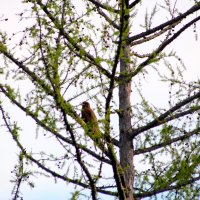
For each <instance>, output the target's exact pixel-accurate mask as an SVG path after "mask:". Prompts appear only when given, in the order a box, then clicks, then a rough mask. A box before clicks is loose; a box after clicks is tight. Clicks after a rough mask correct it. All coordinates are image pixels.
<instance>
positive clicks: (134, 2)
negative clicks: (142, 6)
mask: <svg viewBox="0 0 200 200" xmlns="http://www.w3.org/2000/svg"><path fill="white" fill-rule="evenodd" d="M141 1H142V0H135V1H133V2H132V3H131V4H130V5H129V8H130V9H131V8H133V7H135V6H136V5H137V4H138V3H140V2H141Z"/></svg>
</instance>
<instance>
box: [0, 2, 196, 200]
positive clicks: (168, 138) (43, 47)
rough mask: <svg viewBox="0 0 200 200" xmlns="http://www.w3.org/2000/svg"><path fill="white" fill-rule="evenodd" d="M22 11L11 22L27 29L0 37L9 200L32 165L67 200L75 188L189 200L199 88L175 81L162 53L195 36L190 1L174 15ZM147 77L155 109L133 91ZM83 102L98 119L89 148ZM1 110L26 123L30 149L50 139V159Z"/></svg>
mask: <svg viewBox="0 0 200 200" xmlns="http://www.w3.org/2000/svg"><path fill="white" fill-rule="evenodd" d="M24 3H26V4H27V7H28V8H29V9H27V10H26V11H24V12H22V13H20V14H19V17H20V19H21V20H22V21H24V20H28V23H27V26H26V27H25V28H24V30H22V31H21V32H20V33H13V35H12V36H11V37H7V34H6V33H4V32H1V40H0V52H1V58H3V59H4V64H2V65H1V74H0V76H1V77H2V78H1V81H0V99H1V104H0V110H1V115H2V119H3V120H2V121H1V125H4V126H6V128H7V130H8V131H9V133H10V134H11V135H12V137H13V140H14V141H15V143H16V144H17V146H18V148H19V150H20V153H19V163H18V164H17V165H16V167H15V170H14V171H13V173H14V174H15V175H16V179H15V180H13V182H14V183H15V187H14V190H13V199H18V198H19V196H20V193H19V191H20V187H22V186H23V183H24V182H26V183H29V184H30V186H33V183H32V182H31V181H29V180H30V178H31V177H32V176H33V175H34V172H35V171H34V170H33V169H32V167H33V166H37V167H38V171H37V173H38V172H39V173H40V174H41V176H42V175H43V174H44V175H48V176H51V177H52V178H55V179H60V180H63V181H64V182H65V183H70V184H73V185H74V186H76V187H75V188H76V189H74V193H73V196H72V199H77V198H79V196H80V195H81V193H84V192H81V191H82V189H85V190H86V191H90V192H89V193H88V192H86V193H84V194H85V195H88V196H89V197H90V198H91V199H93V200H95V199H98V198H100V196H99V195H100V194H105V195H108V196H111V197H113V198H116V199H120V200H124V199H127V200H136V199H142V198H145V197H149V198H152V199H155V198H156V197H158V196H159V195H160V196H163V198H165V199H198V197H199V195H200V193H199V190H200V188H199V186H198V181H199V179H200V176H199V174H200V173H199V172H200V171H199V163H200V155H199V151H200V145H199V143H200V140H199V130H200V127H199V113H198V111H199V109H200V103H199V98H200V92H199V81H198V80H193V81H191V82H188V81H187V80H185V79H184V75H183V70H184V67H185V66H184V64H183V61H182V59H181V58H179V56H178V55H177V54H176V52H174V51H172V50H171V45H172V44H173V43H174V42H175V41H176V40H177V39H178V38H179V37H180V36H182V35H183V33H185V32H186V31H187V30H188V29H189V28H191V27H194V32H195V31H196V24H197V22H198V21H199V20H200V16H198V10H199V9H200V2H199V1H187V0H185V1H184V3H189V4H190V5H191V7H188V9H185V10H183V11H182V12H180V11H179V6H178V1H175V0H174V1H173V0H171V1H170V0H164V1H161V0H160V1H152V3H153V4H154V5H152V4H151V5H149V1H141V0H120V1H114V0H113V1H104V0H102V1H99V0H79V1H66V0H54V1H52V0H48V1H44V0H24ZM181 3H183V1H182V2H181ZM184 3H183V4H184ZM145 8H146V12H145ZM141 13H142V15H141ZM2 20H3V19H2ZM141 23H142V25H139V24H141ZM196 34H197V33H196ZM17 37H18V38H19V37H20V41H18V40H17ZM15 41H16V42H15ZM14 42H15V43H14ZM13 44H14V45H13ZM150 76H152V77H153V78H154V79H159V81H160V84H161V85H162V87H163V88H164V89H163V92H164V93H167V94H168V99H167V100H166V99H161V97H159V95H157V94H156V92H155V89H154V88H152V91H151V92H152V95H156V96H157V98H160V99H161V101H164V104H162V107H160V106H159V104H157V105H156V103H155V102H151V101H150V100H149V99H148V98H147V97H146V94H145V92H144V91H143V89H144V87H143V85H144V84H145V81H146V79H148V78H149V77H150ZM16 83H18V85H17V86H16ZM27 87H28V88H27ZM8 100H9V101H8ZM83 101H88V102H90V104H91V107H92V108H93V109H94V112H95V113H96V115H97V114H98V115H97V116H98V117H97V118H98V124H99V129H100V131H101V135H102V136H101V142H100V143H98V144H97V143H96V144H94V143H93V141H92V140H95V137H93V136H91V135H90V134H89V133H88V127H87V124H86V123H84V121H83V119H82V118H81V115H80V113H81V103H82V102H83ZM8 104H9V106H14V107H17V108H19V110H20V112H22V113H24V114H25V115H26V116H25V118H28V119H29V120H30V121H31V122H32V124H33V125H32V126H33V128H34V127H36V131H35V133H36V135H37V140H40V139H41V137H44V138H46V140H48V139H49V137H51V138H53V140H54V143H53V144H54V145H57V146H56V148H60V150H59V151H58V152H56V153H55V152H54V149H55V148H53V149H52V145H51V144H49V146H48V151H47V152H40V153H38V149H34V146H31V147H30V146H26V143H25V142H24V141H23V139H22V138H23V136H24V134H25V133H24V131H23V127H20V124H21V125H22V126H23V123H22V121H21V122H20V119H19V120H18V121H13V120H12V116H13V115H14V113H13V112H12V110H10V109H8V107H9V106H8ZM18 112H19V111H18ZM31 129H32V128H31ZM26 134H29V133H28V132H26ZM30 137H31V136H30ZM41 140H42V139H41ZM94 145H95V146H96V147H97V151H96V150H95V148H94ZM134 158H135V159H134ZM138 160H139V161H140V163H139V162H137V161H138ZM52 163H53V164H52ZM107 171H109V172H108V173H107ZM104 197H105V196H103V197H102V198H104ZM107 198H108V197H106V199H107Z"/></svg>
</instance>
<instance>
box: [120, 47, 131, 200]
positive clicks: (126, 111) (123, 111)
mask: <svg viewBox="0 0 200 200" xmlns="http://www.w3.org/2000/svg"><path fill="white" fill-rule="evenodd" d="M122 51H123V58H121V60H120V73H121V81H120V85H119V110H120V112H119V132H120V163H121V166H122V168H123V170H124V171H123V173H124V177H125V184H126V188H127V191H126V194H127V199H128V200H134V197H133V181H134V167H133V141H132V139H131V137H130V130H131V102H130V94H131V82H130V80H127V78H125V77H124V76H123V74H126V73H128V72H129V71H130V64H129V62H128V59H129V47H128V46H127V45H124V46H123V48H122Z"/></svg>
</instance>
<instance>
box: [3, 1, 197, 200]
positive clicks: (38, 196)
mask: <svg viewBox="0 0 200 200" xmlns="http://www.w3.org/2000/svg"><path fill="white" fill-rule="evenodd" d="M20 2H21V1H20V0H6V1H5V0H0V5H1V8H0V17H1V16H2V14H4V16H5V18H9V20H8V21H7V22H5V23H1V22H0V30H6V31H8V32H10V33H12V32H15V31H14V30H16V29H17V28H18V21H16V16H15V13H20V12H21V11H22V10H23V9H22V5H21V3H20ZM179 2H181V1H179ZM183 6H185V7H187V5H186V4H184V5H183ZM199 26H200V25H199V24H197V31H198V32H199V33H200V31H199V30H200V28H199ZM20 28H21V27H20ZM192 32H193V30H192V29H190V30H189V31H187V32H186V33H184V34H183V35H182V36H181V37H180V38H179V39H178V40H176V41H175V43H174V44H173V46H171V47H173V48H174V49H175V50H176V52H177V54H178V55H179V56H180V57H181V58H183V61H184V63H185V65H186V66H187V67H188V70H187V71H186V72H185V77H186V79H187V80H191V81H192V80H195V79H197V78H198V77H200V59H199V53H200V43H199V40H198V41H196V40H195V37H194V34H193V33H192ZM199 37H200V36H199ZM149 83H151V84H149ZM154 86H155V87H158V85H157V81H156V80H153V78H151V79H147V82H146V87H145V90H144V92H145V93H146V94H147V96H148V95H149V98H151V100H152V101H154V102H156V101H158V102H159V101H162V99H160V96H159V98H158V95H156V94H155V95H152V90H151V88H154ZM160 87H162V86H160ZM160 90H162V88H160ZM15 117H16V118H19V117H22V116H18V113H17V111H16V116H15ZM0 120H1V119H0ZM27 126H29V124H28V121H27ZM0 130H3V129H0ZM33 135H34V134H33ZM27 140H30V138H27ZM29 142H30V141H29ZM46 145H48V143H46ZM16 153H17V149H16V145H15V144H14V142H13V141H12V138H11V136H10V135H9V134H7V132H5V131H3V132H0V161H1V163H2V164H1V165H0V200H7V199H10V198H11V195H10V194H11V189H12V187H11V184H10V182H9V180H10V179H11V173H10V172H11V171H12V170H13V167H14V166H13V163H15V161H16V158H17V157H16ZM35 183H36V188H35V189H34V190H32V191H31V190H30V188H29V187H26V188H24V190H23V196H24V199H25V200H42V199H48V200H51V199H59V200H66V199H67V195H68V194H69V193H70V188H69V186H67V187H66V185H65V184H63V182H60V181H59V183H60V184H55V183H54V181H53V180H52V179H45V178H44V179H43V178H42V179H41V178H40V179H37V180H36V181H35Z"/></svg>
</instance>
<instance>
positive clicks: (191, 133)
mask: <svg viewBox="0 0 200 200" xmlns="http://www.w3.org/2000/svg"><path fill="white" fill-rule="evenodd" d="M199 131H200V128H197V129H195V130H193V131H191V132H185V134H184V135H182V136H179V137H176V138H173V139H170V140H168V141H166V142H162V143H159V144H156V145H153V146H151V147H148V148H144V149H136V150H135V151H134V155H140V154H143V153H148V152H151V151H155V150H157V149H160V148H163V147H165V146H168V145H171V144H173V143H175V142H178V141H183V140H185V139H187V138H189V137H191V136H192V135H196V134H198V133H199Z"/></svg>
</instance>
